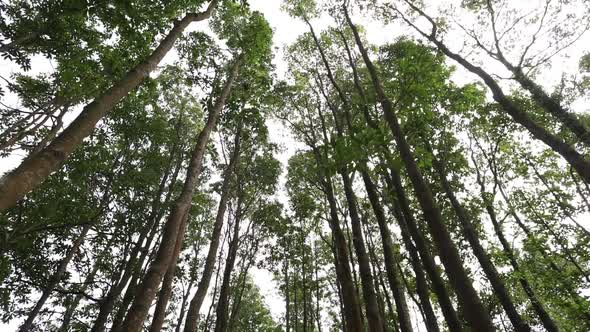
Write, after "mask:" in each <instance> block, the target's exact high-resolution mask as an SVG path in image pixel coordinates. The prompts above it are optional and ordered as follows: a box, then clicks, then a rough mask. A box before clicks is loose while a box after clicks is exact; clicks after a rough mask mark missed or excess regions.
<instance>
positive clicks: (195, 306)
mask: <svg viewBox="0 0 590 332" xmlns="http://www.w3.org/2000/svg"><path fill="white" fill-rule="evenodd" d="M241 131H242V130H241V125H240V126H239V127H238V131H237V133H236V135H235V140H234V151H233V153H232V156H231V157H230V161H229V164H228V165H227V168H226V170H225V171H224V172H223V183H222V185H221V196H220V198H219V205H218V208H217V216H216V217H215V223H214V225H213V232H212V233H211V243H210V244H209V251H208V252H207V258H205V266H204V267H203V273H202V275H201V280H199V284H198V285H197V292H196V293H195V295H194V296H193V298H192V299H191V302H190V306H189V309H188V312H187V315H186V322H185V325H184V332H195V331H196V330H197V325H198V320H199V312H200V310H201V305H202V304H203V300H204V299H205V296H206V295H207V290H208V289H209V283H210V282H211V277H212V276H213V269H214V268H215V257H216V256H217V250H218V248H219V240H220V237H221V229H222V228H223V221H224V218H225V211H226V210H227V202H228V200H229V198H230V196H231V193H230V184H231V179H232V174H233V170H234V167H235V165H236V164H237V163H238V162H239V161H238V160H239V157H240V139H241Z"/></svg>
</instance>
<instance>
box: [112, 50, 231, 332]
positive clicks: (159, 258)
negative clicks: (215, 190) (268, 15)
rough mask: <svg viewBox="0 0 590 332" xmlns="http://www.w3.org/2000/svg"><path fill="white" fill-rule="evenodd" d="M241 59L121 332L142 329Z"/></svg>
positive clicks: (192, 162) (209, 122)
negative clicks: (210, 137) (211, 135)
mask: <svg viewBox="0 0 590 332" xmlns="http://www.w3.org/2000/svg"><path fill="white" fill-rule="evenodd" d="M240 63H241V58H238V59H236V61H235V62H234V64H233V65H232V69H231V72H230V74H229V75H228V77H227V80H226V82H225V85H224V87H223V90H222V92H221V95H220V96H219V98H218V99H217V101H216V102H215V105H214V106H213V109H211V110H210V111H209V116H208V118H207V123H206V124H205V127H204V128H203V130H202V131H201V133H200V134H199V137H198V139H197V144H196V145H195V148H194V150H193V153H192V156H191V159H190V164H189V167H188V170H187V177H186V180H185V182H184V186H183V189H182V192H181V194H180V196H179V197H178V198H177V200H176V202H175V204H174V206H173V207H172V209H171V211H170V215H169V217H168V220H167V221H166V225H165V227H164V233H163V235H162V243H161V244H160V247H159V248H158V251H157V254H156V258H155V259H154V261H153V262H152V264H151V265H150V268H149V269H148V271H147V273H146V275H145V277H144V278H143V281H142V283H141V285H140V286H139V287H138V289H137V293H136V296H135V299H134V301H133V304H132V305H131V307H130V308H129V311H128V313H127V317H126V318H125V321H124V322H123V330H125V331H128V332H137V331H139V330H140V329H141V327H142V326H143V321H144V320H145V317H146V316H147V313H148V310H149V308H150V306H151V303H152V301H153V299H154V297H155V295H156V289H157V287H158V286H159V285H160V282H161V281H162V277H163V276H164V273H166V270H167V269H168V266H169V265H170V264H171V263H172V260H173V257H172V256H173V255H172V253H173V250H174V245H173V244H174V243H175V241H176V238H177V237H178V232H179V231H180V228H181V227H180V226H181V224H182V218H183V216H184V214H185V213H186V211H187V210H188V209H189V208H190V206H191V203H192V198H193V194H194V192H195V189H196V185H197V180H198V178H199V175H200V174H201V166H202V162H203V155H204V153H205V150H206V147H207V143H208V142H209V136H210V134H211V132H212V131H213V128H214V127H215V124H216V123H217V118H218V117H219V114H220V113H221V110H222V109H223V106H224V105H225V101H226V100H227V98H228V97H229V94H230V91H231V86H232V84H233V82H234V80H235V78H236V76H237V74H238V70H239V67H240Z"/></svg>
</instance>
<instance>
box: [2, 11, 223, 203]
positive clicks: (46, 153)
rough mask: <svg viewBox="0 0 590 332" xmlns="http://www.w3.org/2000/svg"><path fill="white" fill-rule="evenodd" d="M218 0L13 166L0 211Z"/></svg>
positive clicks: (53, 166)
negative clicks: (64, 127)
mask: <svg viewBox="0 0 590 332" xmlns="http://www.w3.org/2000/svg"><path fill="white" fill-rule="evenodd" d="M217 2H218V0H212V1H211V2H210V3H209V6H208V7H207V10H206V11H204V12H202V13H189V14H187V15H186V16H185V17H184V18H183V19H182V20H180V21H176V22H175V23H174V27H173V28H172V30H170V32H169V33H168V35H167V36H166V37H165V38H164V39H163V40H162V41H161V42H160V45H158V47H157V48H156V49H155V50H154V51H153V52H152V54H150V55H149V56H148V57H147V58H146V59H145V60H144V61H142V62H141V63H139V64H138V65H137V66H136V67H135V68H133V69H131V70H130V71H129V72H128V73H127V74H126V75H125V76H124V77H123V78H122V79H121V80H120V81H118V82H116V83H115V84H114V85H113V86H112V87H111V88H109V89H108V90H107V91H105V92H104V93H103V94H102V95H101V96H99V97H97V98H96V99H95V100H94V101H93V102H91V103H90V104H88V105H86V107H84V109H83V110H82V113H80V115H78V117H77V118H76V119H75V120H74V121H73V122H72V123H71V124H70V125H69V126H68V127H67V128H66V129H65V130H64V131H63V132H62V133H61V134H59V136H57V138H55V139H54V140H53V141H52V142H51V143H49V145H47V146H46V147H45V148H43V149H42V150H41V151H39V152H38V153H37V154H35V155H34V156H33V157H32V158H27V159H25V160H24V161H23V162H22V163H21V164H20V165H19V166H18V167H17V168H16V169H14V170H13V171H12V172H10V173H8V174H6V175H5V176H4V177H2V178H1V179H0V211H3V210H6V209H8V208H9V207H11V206H13V205H14V204H16V202H18V201H19V200H20V199H22V198H23V197H24V196H25V195H26V194H27V193H29V192H30V191H31V190H33V189H35V188H36V187H37V186H39V185H40V184H41V183H42V182H43V181H45V179H46V178H47V177H48V176H49V175H50V174H51V173H53V172H54V171H56V170H57V169H59V168H60V167H61V165H62V164H63V162H64V161H65V160H66V159H68V157H69V156H70V154H71V153H72V152H73V151H74V150H75V149H76V148H77V147H78V145H80V144H81V143H82V141H83V140H84V138H86V137H88V136H89V135H90V134H91V133H92V131H93V130H94V126H95V125H96V123H97V122H98V121H99V120H100V119H102V118H103V117H104V116H105V115H106V114H107V113H108V112H109V111H111V110H112V109H113V107H115V105H116V104H117V103H119V102H120V101H121V100H122V99H123V98H125V97H126V96H127V95H128V94H129V92H131V91H132V90H133V89H135V88H136V87H137V86H139V84H140V83H141V82H142V81H143V80H144V79H145V78H146V77H148V76H149V74H150V73H151V72H152V71H153V70H154V69H155V68H156V66H157V65H158V64H159V63H160V61H162V59H163V58H164V56H166V54H168V52H169V51H170V50H171V49H172V47H173V46H174V43H175V42H176V40H177V39H178V38H179V37H180V36H181V35H182V33H183V31H184V30H185V29H186V27H188V26H189V24H191V23H192V22H197V21H202V20H205V19H207V18H209V16H211V13H212V12H213V9H214V8H215V6H216V5H217Z"/></svg>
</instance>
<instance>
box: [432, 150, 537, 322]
mask: <svg viewBox="0 0 590 332" xmlns="http://www.w3.org/2000/svg"><path fill="white" fill-rule="evenodd" d="M424 144H425V146H426V149H427V150H428V152H429V153H430V154H431V156H432V163H433V165H434V169H435V170H436V172H437V173H438V177H439V179H440V182H441V184H442V187H443V189H444V192H445V194H446V195H447V198H448V199H449V201H450V202H451V206H452V207H453V209H454V210H455V214H456V215H457V217H458V219H459V222H460V223H461V228H462V229H463V235H464V236H465V238H466V239H467V241H468V242H469V245H470V246H471V249H472V250H473V253H474V254H475V257H476V258H477V260H478V262H479V264H480V265H481V267H482V269H483V271H484V273H485V275H486V277H487V278H488V280H489V282H490V284H491V285H492V288H493V289H494V294H495V295H496V297H497V298H498V299H499V300H500V303H501V304H502V307H503V308H504V311H505V312H506V314H507V315H508V318H509V319H510V322H512V325H513V326H514V329H515V330H516V331H523V332H524V331H530V330H531V328H530V326H529V325H528V323H527V322H525V321H524V320H523V319H522V317H521V316H520V314H519V313H518V311H517V310H516V306H515V305H514V302H513V301H512V298H511V296H510V293H509V292H508V289H506V286H505V285H504V281H503V280H502V278H501V277H500V274H499V273H498V270H497V269H496V267H495V266H494V263H492V260H491V259H490V257H489V256H488V254H487V253H486V251H485V249H484V247H483V246H482V244H481V242H480V241H479V234H477V231H476V230H475V227H474V226H473V223H472V221H471V219H470V217H468V215H467V211H465V209H464V208H463V205H462V204H461V203H460V202H459V200H458V199H457V197H456V196H455V192H454V190H453V188H452V187H451V184H450V183H449V181H448V179H447V173H446V170H445V167H444V165H443V164H442V162H441V161H439V160H438V158H437V156H436V155H435V154H434V151H433V150H432V147H431V146H430V143H428V142H427V141H425V143H424Z"/></svg>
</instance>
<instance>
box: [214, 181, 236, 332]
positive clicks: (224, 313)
mask: <svg viewBox="0 0 590 332" xmlns="http://www.w3.org/2000/svg"><path fill="white" fill-rule="evenodd" d="M237 181H240V180H239V179H237ZM242 195H243V194H239V196H238V203H237V207H236V216H235V218H234V225H233V234H232V239H231V241H230V243H229V248H228V253H227V258H226V259H225V269H224V271H223V281H222V282H221V288H220V289H219V300H218V301H217V311H216V319H215V332H225V331H226V330H227V325H228V316H229V312H228V311H229V310H228V309H229V297H230V288H231V285H230V283H231V275H232V271H233V269H234V264H235V262H236V257H237V254H238V246H239V242H240V222H241V221H242V217H243V216H242V212H243V206H242V199H243V196H242Z"/></svg>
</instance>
